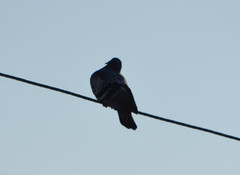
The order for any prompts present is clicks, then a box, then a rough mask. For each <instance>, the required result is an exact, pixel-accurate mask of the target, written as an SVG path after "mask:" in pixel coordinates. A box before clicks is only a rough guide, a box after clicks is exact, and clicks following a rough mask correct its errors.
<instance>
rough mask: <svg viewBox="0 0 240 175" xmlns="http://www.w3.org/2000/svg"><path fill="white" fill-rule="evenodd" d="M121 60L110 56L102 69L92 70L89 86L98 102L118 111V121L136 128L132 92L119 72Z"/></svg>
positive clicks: (127, 126) (128, 126) (135, 108)
mask: <svg viewBox="0 0 240 175" xmlns="http://www.w3.org/2000/svg"><path fill="white" fill-rule="evenodd" d="M121 68H122V62H121V60H120V59H118V58H112V59H111V60H110V61H109V62H107V63H106V66H105V67H103V68H102V69H100V70H98V71H96V72H94V73H93V74H92V76H91V78H90V83H91V88H92V91H93V93H94V95H95V96H96V98H97V99H98V101H99V102H101V103H102V104H103V106H105V107H108V106H109V107H111V108H113V109H115V110H117V112H118V116H119V120H120V123H121V124H122V125H123V126H125V127H126V128H128V129H133V130H135V129H137V125H136V124H135V122H134V120H133V117H132V114H131V113H132V112H133V113H136V114H137V113H138V109H137V105H136V103H135V100H134V97H133V94H132V92H131V90H130V88H129V87H128V85H127V81H126V79H125V78H124V77H123V75H122V74H121V73H120V72H121Z"/></svg>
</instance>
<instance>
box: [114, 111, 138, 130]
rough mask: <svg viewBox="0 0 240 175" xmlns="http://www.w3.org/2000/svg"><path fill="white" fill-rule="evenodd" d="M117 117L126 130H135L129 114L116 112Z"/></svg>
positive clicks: (135, 127) (134, 124)
mask: <svg viewBox="0 0 240 175" xmlns="http://www.w3.org/2000/svg"><path fill="white" fill-rule="evenodd" d="M118 116H119V120H120V122H121V124H122V125H123V126H125V127H126V128H128V129H133V130H135V129H137V125H136V123H135V122H134V120H133V117H132V114H131V112H129V111H128V112H125V111H118Z"/></svg>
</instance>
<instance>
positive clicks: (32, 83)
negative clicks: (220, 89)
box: [0, 73, 240, 141]
mask: <svg viewBox="0 0 240 175" xmlns="http://www.w3.org/2000/svg"><path fill="white" fill-rule="evenodd" d="M0 76H2V77H6V78H10V79H14V80H17V81H21V82H24V83H28V84H31V85H34V86H39V87H42V88H46V89H50V90H53V91H58V92H61V93H64V94H68V95H72V96H74V97H78V98H82V99H84V100H88V101H91V102H95V103H99V104H101V103H100V102H99V101H97V100H95V99H92V98H90V97H86V96H83V95H80V94H77V93H74V92H71V91H67V90H64V89H60V88H57V87H53V86H49V85H45V84H41V83H37V82H34V81H30V80H26V79H23V78H19V77H16V76H12V75H8V74H4V73H0ZM138 114H140V115H143V116H146V117H150V118H154V119H157V120H162V121H165V122H168V123H173V124H176V125H180V126H184V127H188V128H192V129H196V130H200V131H203V132H208V133H211V134H215V135H218V136H222V137H226V138H229V139H233V140H237V141H240V138H239V137H236V136H232V135H228V134H224V133H221V132H218V131H214V130H211V129H207V128H202V127H199V126H194V125H190V124H187V123H183V122H179V121H175V120H171V119H167V118H163V117H160V116H156V115H152V114H148V113H145V112H141V111H138Z"/></svg>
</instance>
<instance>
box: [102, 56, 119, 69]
mask: <svg viewBox="0 0 240 175" xmlns="http://www.w3.org/2000/svg"><path fill="white" fill-rule="evenodd" d="M106 64H107V67H108V68H109V69H112V70H114V71H117V72H120V71H121V68H122V62H121V60H120V59H119V58H116V57H115V58H112V59H111V60H110V61H108V62H107V63H106Z"/></svg>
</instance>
